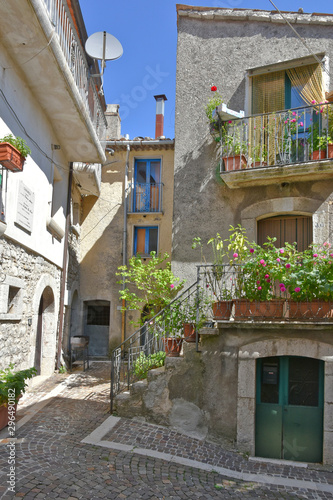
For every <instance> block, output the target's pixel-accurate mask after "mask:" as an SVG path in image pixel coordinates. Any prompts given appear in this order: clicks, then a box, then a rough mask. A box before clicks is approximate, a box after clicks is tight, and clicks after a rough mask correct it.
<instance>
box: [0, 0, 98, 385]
mask: <svg viewBox="0 0 333 500" xmlns="http://www.w3.org/2000/svg"><path fill="white" fill-rule="evenodd" d="M0 14H1V43H0V87H1V91H0V94H1V95H0V137H3V136H5V135H7V134H12V135H13V136H15V137H17V136H19V137H22V138H23V139H25V140H26V142H27V144H28V146H29V147H30V149H31V154H29V156H28V157H27V159H26V162H25V164H24V167H23V170H22V171H17V172H13V171H11V170H8V168H6V167H5V166H3V165H1V171H0V172H1V188H0V196H1V200H0V201H1V231H2V237H1V240H0V255H1V257H0V261H1V263H0V266H1V267H0V273H1V277H0V349H1V356H0V365H1V368H4V367H7V366H8V364H9V363H11V362H12V363H14V364H15V365H16V367H17V368H26V367H30V366H32V365H35V366H36V367H37V369H38V373H39V374H41V375H51V374H52V373H53V372H54V369H55V360H56V356H57V357H58V361H60V355H61V339H60V340H59V339H58V338H57V336H58V332H59V331H60V332H62V330H63V318H64V308H65V304H66V305H67V304H69V305H70V301H71V299H70V294H68V289H69V290H70V289H71V288H74V290H75V282H76V283H78V265H77V264H78V262H77V259H76V258H74V259H72V260H71V266H72V267H71V268H70V269H69V271H68V276H67V261H68V253H67V250H68V241H69V243H70V254H71V255H72V256H74V257H75V255H77V253H78V245H79V242H78V238H79V232H80V230H79V223H80V212H81V203H82V196H84V195H86V194H89V195H92V194H93V195H94V196H96V197H97V196H98V195H99V184H100V175H101V167H100V164H101V163H104V162H105V151H104V146H102V144H101V139H102V138H103V136H104V134H105V129H106V120H105V118H104V111H105V103H104V100H103V98H101V96H100V95H98V93H97V91H96V86H95V83H98V81H97V82H96V81H93V79H92V78H91V77H90V75H91V74H92V73H96V72H97V71H96V70H98V67H96V64H95V63H93V61H92V60H90V59H89V58H87V56H86V55H85V52H84V42H85V39H86V38H87V34H86V31H85V27H84V23H83V20H82V15H81V11H80V7H79V3H78V1H77V0H68V1H67V2H62V1H61V0H57V1H55V2H46V1H44V0H34V1H33V2H28V1H26V0H17V1H15V2H10V3H9V4H8V3H2V4H1V6H0ZM65 25H66V30H64V29H63V27H64V26H65ZM74 299H75V296H74V297H73V295H72V301H73V300H74ZM60 335H61V334H60Z"/></svg>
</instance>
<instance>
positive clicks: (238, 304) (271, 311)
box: [235, 299, 285, 321]
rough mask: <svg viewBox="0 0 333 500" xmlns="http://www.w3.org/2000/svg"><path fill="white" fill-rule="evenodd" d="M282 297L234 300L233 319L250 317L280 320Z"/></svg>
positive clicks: (281, 315)
mask: <svg viewBox="0 0 333 500" xmlns="http://www.w3.org/2000/svg"><path fill="white" fill-rule="evenodd" d="M284 303H285V301H284V300H283V299H272V300H263V301H255V300H254V301H250V300H247V299H238V300H236V301H235V320H236V321H239V320H248V319H252V318H257V319H259V318H260V319H269V320H281V319H282V318H283V305H284Z"/></svg>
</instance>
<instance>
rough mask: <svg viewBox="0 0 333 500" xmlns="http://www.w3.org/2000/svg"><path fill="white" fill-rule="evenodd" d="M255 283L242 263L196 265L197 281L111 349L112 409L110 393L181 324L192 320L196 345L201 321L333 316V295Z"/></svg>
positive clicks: (149, 361) (127, 382) (180, 331)
mask: <svg viewBox="0 0 333 500" xmlns="http://www.w3.org/2000/svg"><path fill="white" fill-rule="evenodd" d="M253 285H254V284H253V283H252V282H251V279H250V276H249V275H247V274H245V273H244V269H243V266H241V265H240V266H237V265H233V266H230V265H219V266H213V265H200V266H197V281H196V282H195V283H193V284H192V285H191V286H190V287H188V288H187V289H186V290H185V291H184V292H182V293H181V294H180V295H178V297H176V298H175V299H174V300H173V301H172V302H170V304H169V305H168V306H167V307H165V308H164V309H163V310H162V311H160V312H159V313H158V314H156V315H155V316H154V317H153V318H151V319H149V320H148V321H147V322H146V323H145V324H144V325H143V326H142V327H141V328H139V329H138V330H136V331H135V332H134V333H133V334H132V335H131V336H130V337H129V338H128V339H126V340H125V341H124V342H123V343H122V344H120V345H119V346H118V347H117V348H116V349H114V350H113V351H112V354H111V412H112V411H113V401H114V397H115V396H116V395H117V394H119V393H120V392H123V391H126V390H128V389H129V388H130V386H131V384H133V383H134V382H135V381H137V380H139V379H140V374H141V368H142V366H143V365H144V366H145V368H146V369H147V370H148V369H150V368H154V367H155V364H154V363H155V360H154V356H153V355H154V354H157V353H161V352H165V351H167V349H168V348H166V342H165V339H166V338H169V337H171V338H173V344H172V345H171V347H169V349H170V350H172V349H173V347H174V345H175V344H177V343H178V342H179V339H180V338H181V337H185V339H186V334H185V335H184V331H186V330H185V328H184V326H185V324H190V325H192V331H194V332H195V336H194V341H195V342H196V350H197V351H198V342H199V334H200V331H201V329H202V327H204V326H212V325H214V323H215V322H216V321H220V322H228V323H232V322H235V323H237V326H239V323H238V322H242V321H246V322H251V323H253V324H254V325H255V323H256V322H261V323H264V322H270V323H271V322H280V323H282V322H283V323H285V322H286V323H288V322H316V323H327V322H331V321H333V302H332V301H324V300H307V301H301V302H296V301H293V300H292V299H291V297H290V295H289V293H288V290H284V291H282V290H283V289H281V287H280V286H279V283H272V285H271V286H270V291H269V292H268V294H266V297H265V298H266V300H260V299H259V298H257V299H255V298H253V294H254V293H255V291H254V290H252V287H253ZM254 286H256V287H258V285H254ZM249 297H251V298H249Z"/></svg>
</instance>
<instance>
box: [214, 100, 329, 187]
mask: <svg viewBox="0 0 333 500" xmlns="http://www.w3.org/2000/svg"><path fill="white" fill-rule="evenodd" d="M217 115H218V116H219V117H220V121H219V123H218V127H217V128H218V131H216V132H215V139H216V141H217V142H220V143H221V170H220V172H221V178H222V179H223V181H224V182H225V183H226V184H227V185H228V186H229V187H230V188H232V189H234V188H238V187H250V186H260V185H268V184H273V183H276V182H281V180H283V181H288V182H290V181H294V182H295V181H298V182H299V181H313V180H323V179H328V178H333V169H332V166H333V104H332V103H324V104H316V105H312V106H306V107H302V108H294V109H288V110H285V111H279V112H274V113H265V114H262V115H253V116H250V117H245V118H240V119H229V120H228V121H223V114H222V113H221V112H220V111H219V110H217Z"/></svg>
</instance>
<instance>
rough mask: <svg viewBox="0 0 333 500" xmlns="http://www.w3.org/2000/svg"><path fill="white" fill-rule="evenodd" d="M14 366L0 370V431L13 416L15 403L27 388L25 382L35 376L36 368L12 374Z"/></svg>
mask: <svg viewBox="0 0 333 500" xmlns="http://www.w3.org/2000/svg"><path fill="white" fill-rule="evenodd" d="M13 370H14V365H13V364H12V363H11V364H10V365H9V368H6V369H5V370H0V429H3V428H4V427H6V426H7V425H8V420H11V418H10V417H11V416H13V418H14V416H15V412H16V407H17V403H18V401H19V399H20V397H21V396H22V394H23V393H24V392H25V389H26V387H27V383H26V380H27V379H30V378H32V377H33V376H34V375H37V370H36V368H28V369H27V370H19V371H16V372H14V371H13Z"/></svg>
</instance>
